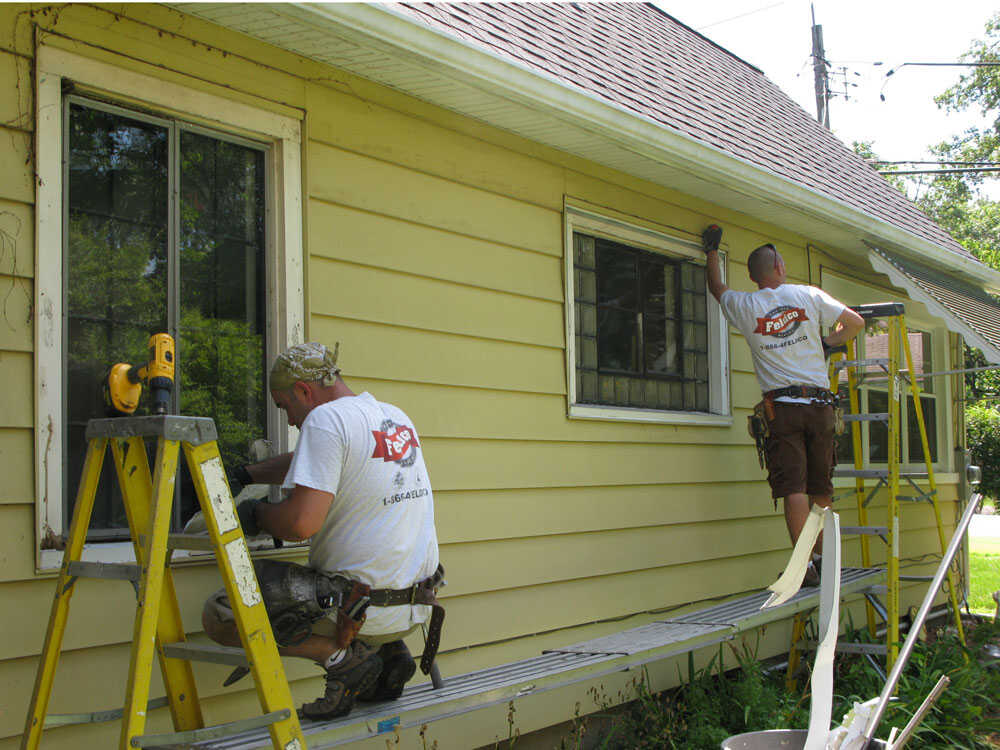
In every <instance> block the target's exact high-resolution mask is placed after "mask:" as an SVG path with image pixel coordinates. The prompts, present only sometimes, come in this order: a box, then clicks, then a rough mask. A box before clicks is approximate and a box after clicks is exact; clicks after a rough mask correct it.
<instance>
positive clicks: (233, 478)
mask: <svg viewBox="0 0 1000 750" xmlns="http://www.w3.org/2000/svg"><path fill="white" fill-rule="evenodd" d="M226 479H227V480H228V481H229V491H230V492H232V493H233V497H236V496H237V495H239V494H240V492H242V491H243V488H244V487H247V486H249V485H251V484H253V483H254V481H253V477H252V476H250V472H249V471H247V467H246V466H237V467H236V468H235V469H230V470H229V471H227V472H226Z"/></svg>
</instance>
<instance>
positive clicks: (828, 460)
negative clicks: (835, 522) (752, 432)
mask: <svg viewBox="0 0 1000 750" xmlns="http://www.w3.org/2000/svg"><path fill="white" fill-rule="evenodd" d="M768 427H769V428H770V431H771V434H770V436H769V437H768V439H767V445H766V451H767V470H768V474H767V481H768V484H770V485H771V497H773V498H775V500H777V498H779V497H788V496H789V495H792V494H796V493H803V492H804V493H806V494H807V495H812V496H820V497H829V496H830V495H831V494H832V493H833V481H832V478H833V468H834V467H835V466H836V465H837V443H836V435H835V433H834V415H833V407H832V406H829V405H818V404H816V405H814V404H789V403H783V402H781V401H775V402H774V420H773V421H771V422H769V423H768Z"/></svg>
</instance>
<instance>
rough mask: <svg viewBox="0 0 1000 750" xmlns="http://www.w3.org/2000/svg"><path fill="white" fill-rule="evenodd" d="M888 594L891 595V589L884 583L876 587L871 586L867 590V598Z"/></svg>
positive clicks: (877, 584)
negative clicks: (870, 595)
mask: <svg viewBox="0 0 1000 750" xmlns="http://www.w3.org/2000/svg"><path fill="white" fill-rule="evenodd" d="M888 593H889V587H888V586H886V585H885V584H884V583H876V584H875V585H874V586H869V587H868V588H866V589H865V596H867V595H868V594H872V595H874V596H877V595H879V594H888Z"/></svg>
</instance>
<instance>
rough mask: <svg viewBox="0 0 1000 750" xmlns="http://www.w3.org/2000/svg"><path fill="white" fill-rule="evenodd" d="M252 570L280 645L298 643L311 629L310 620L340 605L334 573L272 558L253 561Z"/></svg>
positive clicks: (336, 579) (339, 589) (311, 623)
mask: <svg viewBox="0 0 1000 750" xmlns="http://www.w3.org/2000/svg"><path fill="white" fill-rule="evenodd" d="M254 572H255V573H256V574H257V581H258V582H259V584H260V592H261V596H262V597H263V599H264V607H265V609H266V610H267V616H268V619H270V621H271V628H272V630H273V631H274V638H275V640H276V641H277V642H278V645H280V646H294V645H296V644H298V643H301V642H302V641H304V640H305V639H306V638H308V637H309V635H310V634H311V633H312V625H313V623H314V622H316V621H317V620H320V619H322V618H323V617H326V616H327V615H328V614H329V613H330V612H331V611H333V610H335V609H336V608H337V607H339V606H340V602H341V596H342V592H341V587H338V586H337V585H336V584H337V581H338V580H339V579H338V578H336V577H335V578H331V577H329V576H326V575H324V574H322V573H320V572H318V571H316V570H313V569H312V568H307V567H305V566H304V565H297V564H296V563H290V562H279V561H276V560H256V561H254ZM344 580H345V582H346V579H344Z"/></svg>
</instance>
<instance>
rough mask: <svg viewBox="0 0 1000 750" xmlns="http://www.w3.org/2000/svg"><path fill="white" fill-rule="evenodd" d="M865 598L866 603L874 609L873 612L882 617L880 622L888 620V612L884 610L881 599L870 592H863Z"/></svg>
mask: <svg viewBox="0 0 1000 750" xmlns="http://www.w3.org/2000/svg"><path fill="white" fill-rule="evenodd" d="M865 599H867V600H868V603H869V604H870V605H871V606H872V609H874V610H875V613H876V614H877V615H878V616H879V617H881V618H882V622H887V621H888V620H889V612H888V610H886V608H885V605H884V604H883V603H882V600H881V599H879V598H878V597H877V596H876V595H875V594H873V593H871V592H865Z"/></svg>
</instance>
